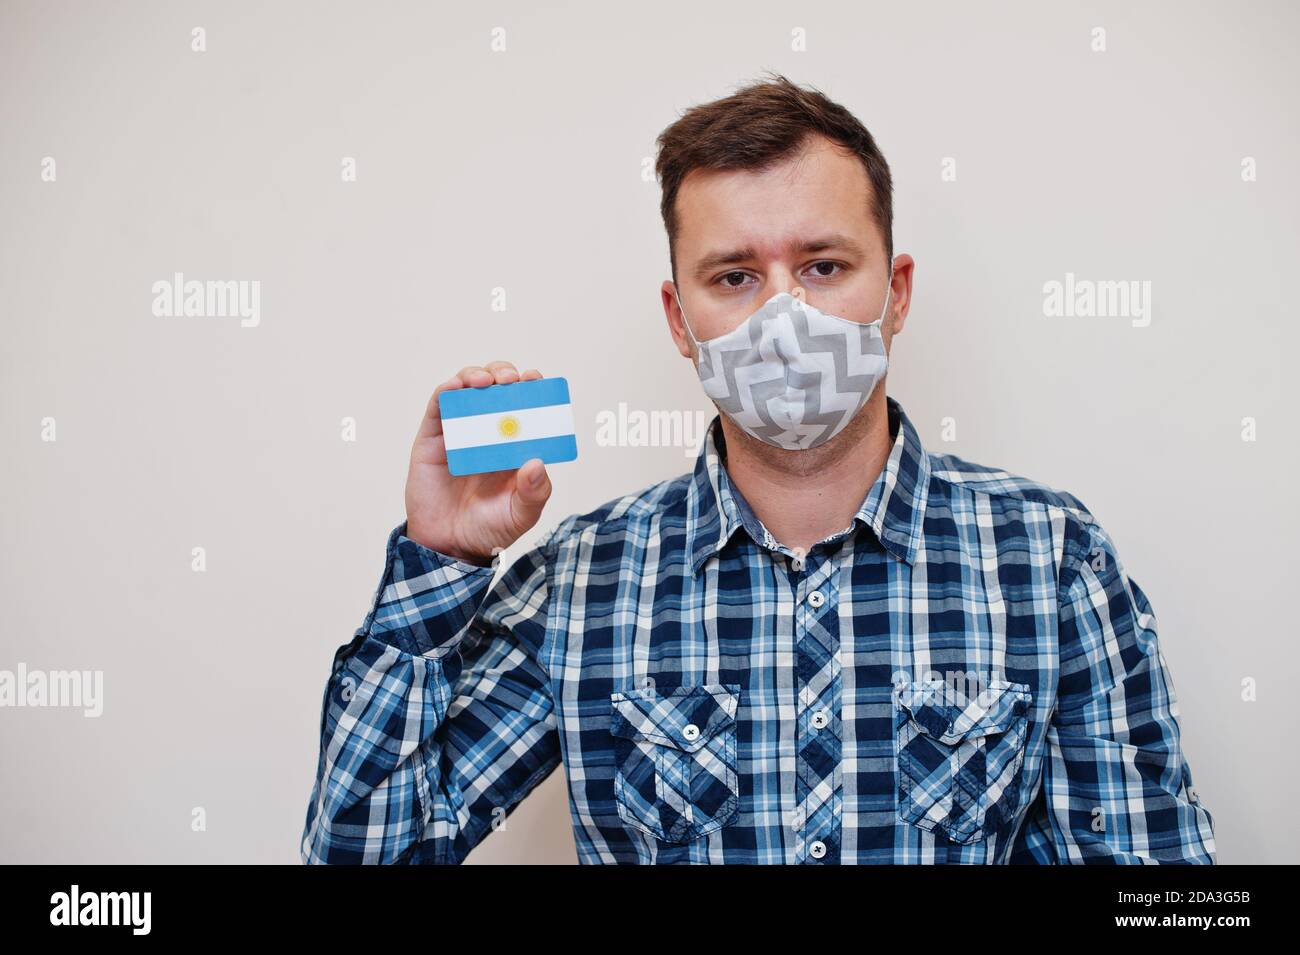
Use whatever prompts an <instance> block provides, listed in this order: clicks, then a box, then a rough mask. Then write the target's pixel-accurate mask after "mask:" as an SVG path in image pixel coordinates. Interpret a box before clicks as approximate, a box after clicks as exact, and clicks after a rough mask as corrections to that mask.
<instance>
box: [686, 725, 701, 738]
mask: <svg viewBox="0 0 1300 955" xmlns="http://www.w3.org/2000/svg"><path fill="white" fill-rule="evenodd" d="M682 736H683V737H685V738H686V739H687V740H688V741H693V740H696V739H699V736H700V728H699V727H698V726H696V725H695V724H694V723H688V724H687V725H686V728H685V729H684V730H682Z"/></svg>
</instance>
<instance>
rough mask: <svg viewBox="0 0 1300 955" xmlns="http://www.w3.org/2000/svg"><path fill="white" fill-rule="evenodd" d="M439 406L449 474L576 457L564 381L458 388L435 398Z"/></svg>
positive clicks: (575, 440)
mask: <svg viewBox="0 0 1300 955" xmlns="http://www.w3.org/2000/svg"><path fill="white" fill-rule="evenodd" d="M438 408H439V411H440V413H441V415H442V436H443V443H444V445H445V446H446V448H447V470H448V471H450V472H451V473H452V474H455V475H458V476H459V475H462V474H481V473H483V472H484V471H506V470H511V469H513V468H517V467H519V466H520V465H522V464H523V463H524V462H525V461H527V460H528V459H529V458H541V459H542V461H544V462H545V463H547V464H551V463H554V462H556V461H573V460H575V459H576V458H577V457H578V441H577V437H576V433H575V431H576V429H575V428H574V426H573V405H572V403H571V402H570V401H569V382H568V380H567V379H564V378H541V379H538V380H537V381H516V382H512V383H510V384H508V385H488V386H487V387H486V388H457V389H454V390H452V391H444V392H443V393H442V394H440V395H439V396H438Z"/></svg>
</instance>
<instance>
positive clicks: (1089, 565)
mask: <svg viewBox="0 0 1300 955" xmlns="http://www.w3.org/2000/svg"><path fill="white" fill-rule="evenodd" d="M1066 555H1067V556H1066V559H1065V560H1063V562H1062V566H1063V568H1064V569H1063V572H1062V575H1061V578H1060V587H1061V590H1060V594H1061V596H1060V622H1059V646H1060V675H1059V682H1058V695H1057V707H1056V709H1055V711H1054V713H1053V716H1052V721H1051V725H1050V726H1049V727H1048V730H1047V754H1046V756H1045V758H1044V770H1043V787H1042V791H1041V794H1040V797H1039V799H1038V800H1037V802H1036V803H1035V804H1034V806H1033V807H1031V811H1030V814H1029V818H1028V819H1027V820H1026V823H1025V825H1024V827H1023V829H1022V830H1021V833H1020V835H1019V837H1018V839H1017V843H1016V846H1015V847H1014V849H1013V852H1012V855H1011V859H1010V861H1011V862H1013V863H1014V862H1030V863H1063V864H1077V863H1084V864H1097V863H1101V864H1106V863H1116V864H1151V863H1199V864H1207V865H1212V864H1214V863H1215V846H1214V829H1213V822H1214V821H1213V817H1212V816H1211V815H1210V813H1209V811H1208V810H1207V809H1206V808H1205V807H1204V806H1203V805H1201V802H1200V799H1199V797H1198V796H1197V795H1196V792H1195V790H1194V789H1193V785H1192V772H1191V768H1190V767H1189V766H1188V763H1187V760H1186V759H1185V758H1184V756H1183V751H1182V746H1181V742H1180V728H1179V724H1178V703H1177V699H1176V697H1175V694H1174V685H1173V680H1172V678H1171V676H1170V673H1169V667H1168V664H1167V663H1166V661H1165V658H1164V655H1163V653H1162V652H1161V649H1160V644H1159V642H1158V640H1157V634H1156V618H1155V612H1154V610H1153V609H1152V607H1151V603H1150V601H1149V600H1148V599H1147V596H1146V594H1145V593H1143V592H1142V589H1141V588H1140V587H1139V586H1138V585H1137V582H1136V581H1134V580H1133V579H1131V578H1130V577H1128V575H1127V574H1126V573H1125V572H1124V568H1123V567H1122V566H1121V564H1120V561H1119V557H1118V555H1117V553H1116V550H1115V546H1114V543H1113V541H1112V540H1111V539H1110V537H1109V535H1108V534H1107V533H1106V531H1105V530H1104V529H1103V528H1101V527H1100V526H1099V525H1098V524H1097V523H1095V522H1088V523H1086V524H1084V525H1083V526H1082V527H1081V528H1079V529H1078V532H1077V533H1075V534H1074V535H1073V538H1072V540H1071V541H1070V542H1069V543H1068V544H1067V548H1066Z"/></svg>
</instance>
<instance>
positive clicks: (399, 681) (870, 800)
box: [301, 398, 1215, 865]
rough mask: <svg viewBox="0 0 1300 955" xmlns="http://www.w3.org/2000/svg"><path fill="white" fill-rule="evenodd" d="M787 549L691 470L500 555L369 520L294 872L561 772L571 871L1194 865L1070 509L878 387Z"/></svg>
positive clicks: (1191, 815)
mask: <svg viewBox="0 0 1300 955" xmlns="http://www.w3.org/2000/svg"><path fill="white" fill-rule="evenodd" d="M888 407H889V420H890V430H891V433H892V434H893V436H894V443H893V450H892V453H891V455H890V457H889V459H888V462H887V464H886V466H885V467H884V469H883V470H882V472H881V474H880V475H879V477H878V478H877V480H876V481H875V483H874V485H873V486H872V488H871V490H870V492H869V493H868V494H867V496H866V498H865V500H864V501H863V502H862V506H861V507H860V508H859V509H858V511H857V514H856V515H855V517H854V519H853V522H852V524H851V525H850V526H849V527H846V528H845V529H844V530H842V531H840V532H839V533H837V534H834V535H832V536H830V537H828V538H826V539H825V540H823V541H821V542H820V543H818V544H817V545H815V546H814V547H812V548H810V549H809V550H808V552H807V553H806V554H804V553H800V552H797V551H795V550H792V549H790V548H788V547H786V546H784V545H782V544H780V543H779V542H777V541H776V540H775V539H774V538H773V537H772V535H771V534H770V533H768V531H767V529H766V528H765V527H763V525H762V524H761V523H760V522H759V521H758V520H757V518H756V517H755V516H754V514H753V512H752V510H751V509H750V508H749V506H748V505H747V504H746V503H745V502H744V500H743V499H742V498H741V496H740V494H739V492H738V490H737V489H736V488H735V486H734V485H733V484H732V483H731V482H730V480H729V479H728V476H727V472H726V470H725V469H724V468H723V467H722V466H721V463H720V461H721V460H725V453H726V449H725V444H724V442H723V438H722V433H721V429H720V428H719V427H718V419H717V418H715V419H714V422H713V424H712V425H711V426H710V428H709V432H708V435H707V436H706V438H705V441H704V442H703V446H702V448H701V450H700V454H699V457H698V459H697V462H696V465H695V468H694V470H693V472H692V473H690V474H685V475H682V476H681V477H678V478H676V479H673V480H668V481H664V482H661V483H658V484H655V485H653V486H651V487H648V488H646V489H644V490H642V491H640V492H637V493H634V494H630V495H628V496H625V497H622V498H619V499H617V500H614V501H611V502H609V503H607V504H605V505H604V506H602V507H599V508H597V509H596V510H594V511H591V512H589V513H587V514H582V515H573V516H570V517H567V518H566V519H564V520H563V521H561V522H560V523H559V524H558V525H557V526H556V527H554V529H552V530H551V531H550V532H549V533H547V534H546V535H545V536H544V537H543V538H542V539H541V540H540V541H539V542H538V543H537V544H536V546H534V547H533V548H532V549H530V550H529V551H528V552H527V553H525V554H524V555H523V556H522V557H520V558H519V559H518V560H517V561H516V562H515V563H514V564H513V565H512V566H511V567H509V569H508V570H507V571H506V572H505V573H504V574H502V575H501V577H500V578H499V579H498V580H497V582H496V584H495V585H493V583H492V582H493V579H494V577H495V576H496V575H495V570H496V569H497V566H498V562H499V560H500V558H497V560H496V561H494V562H493V565H492V566H491V567H476V566H473V565H471V564H468V563H465V562H462V561H459V560H454V559H452V558H449V557H446V556H444V555H441V554H439V553H436V552H434V551H432V550H430V549H428V548H426V547H423V546H422V545H420V544H417V543H415V542H414V541H412V540H410V539H409V538H407V537H406V536H404V534H403V531H405V524H402V525H399V526H398V527H397V528H396V529H395V530H394V531H393V532H392V535H391V536H390V538H389V542H388V554H387V557H388V560H387V566H386V567H385V569H384V575H383V579H382V581H381V583H380V586H379V589H378V591H377V592H376V595H375V602H374V605H373V608H372V609H371V611H370V613H369V614H368V615H367V617H366V619H365V621H364V623H363V625H362V626H361V627H360V629H358V630H357V631H356V634H355V637H354V638H353V640H352V641H351V642H350V643H348V644H346V645H344V646H342V647H340V648H339V649H338V651H337V652H336V654H335V656H334V661H333V667H332V672H331V673H330V676H329V679H328V683H327V685H326V688H325V693H324V700H323V707H322V714H321V740H320V759H319V764H318V770H317V776H316V782H315V786H314V788H313V791H312V795H311V800H310V805H309V806H308V809H307V819H306V828H305V831H304V832H303V836H302V846H301V852H302V858H303V860H304V861H305V862H313V863H315V862H344V863H353V862H372V863H379V862H382V863H390V862H402V863H442V864H454V863H460V862H462V861H463V860H464V859H465V857H466V856H467V855H468V854H469V852H470V850H472V849H473V848H474V847H475V846H476V845H478V844H479V842H480V841H482V840H483V839H484V838H485V837H486V836H487V835H488V834H489V833H491V832H492V831H493V830H494V829H496V828H499V827H500V826H501V824H502V822H503V821H504V820H505V818H506V817H507V816H508V815H509V814H510V813H511V812H512V811H513V809H514V807H515V806H516V805H517V804H518V803H519V801H520V800H521V799H523V798H524V797H525V796H526V795H527V794H528V793H529V792H530V791H531V790H532V789H533V788H534V787H536V786H537V785H538V784H539V783H540V782H542V780H543V779H545V778H546V777H547V776H548V775H549V774H550V773H551V772H552V771H553V770H554V769H555V768H556V767H557V766H559V765H560V763H561V762H563V763H564V764H565V767H566V771H567V777H568V793H569V801H570V803H569V804H570V812H571V817H572V823H573V830H574V835H575V838H576V842H577V851H578V861H579V862H582V863H595V862H605V863H610V862H616V863H805V864H816V865H828V864H835V863H1005V862H1029V863H1159V862H1164V863H1214V861H1215V848H1214V835H1213V820H1212V818H1211V816H1210V813H1209V812H1208V811H1207V810H1206V809H1205V808H1204V807H1203V806H1202V805H1201V804H1200V802H1199V801H1198V799H1197V796H1196V794H1195V791H1194V789H1193V788H1192V776H1191V771H1190V769H1189V767H1188V764H1187V761H1186V760H1185V759H1184V757H1183V753H1182V749H1181V746H1180V742H1179V725H1178V707H1177V703H1176V701H1175V697H1174V688H1173V684H1172V682H1171V680H1170V675H1169V671H1168V668H1167V665H1166V663H1165V660H1164V657H1163V655H1162V653H1161V650H1160V646H1159V644H1158V643H1157V640H1156V619H1155V615H1154V611H1153V610H1152V607H1151V604H1150V602H1149V601H1148V600H1147V597H1146V595H1145V594H1144V593H1143V592H1142V590H1141V589H1140V588H1139V587H1138V585H1137V583H1136V582H1135V581H1133V580H1132V579H1131V578H1130V577H1128V576H1127V575H1126V574H1125V572H1124V570H1123V568H1122V567H1121V565H1120V562H1119V559H1118V557H1117V555H1116V551H1115V546H1114V543H1113V542H1112V540H1111V538H1110V537H1109V536H1108V535H1107V533H1106V532H1105V531H1104V530H1103V529H1102V528H1101V526H1100V525H1099V524H1098V523H1097V522H1096V521H1095V520H1094V518H1093V517H1092V515H1091V514H1090V513H1089V512H1088V510H1087V509H1086V508H1085V507H1084V506H1083V504H1082V503H1081V502H1080V501H1079V500H1078V499H1077V498H1075V497H1073V496H1072V495H1070V494H1068V493H1065V492H1062V491H1058V490H1053V489H1051V488H1048V487H1045V486H1044V485H1042V484H1038V483H1035V482H1032V481H1029V480H1027V479H1025V478H1022V477H1018V476H1016V475H1013V474H1008V473H1007V472H1005V471H999V470H996V469H994V468H988V467H982V466H980V465H976V464H972V463H970V462H968V461H964V460H962V459H961V458H958V457H955V456H953V455H938V454H932V453H927V452H926V451H925V450H924V449H923V448H922V446H921V443H920V440H919V439H918V437H917V433H916V430H915V429H914V427H913V426H912V424H911V422H910V421H909V420H908V419H907V416H906V415H905V414H904V413H903V411H902V409H901V408H900V407H899V405H898V403H897V402H896V401H895V400H894V399H893V398H889V399H888Z"/></svg>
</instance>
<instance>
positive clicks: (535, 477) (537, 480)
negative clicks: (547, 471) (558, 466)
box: [528, 471, 544, 487]
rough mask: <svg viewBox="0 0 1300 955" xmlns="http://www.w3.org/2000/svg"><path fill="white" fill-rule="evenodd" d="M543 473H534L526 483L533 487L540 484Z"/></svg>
mask: <svg viewBox="0 0 1300 955" xmlns="http://www.w3.org/2000/svg"><path fill="white" fill-rule="evenodd" d="M543 473H544V472H542V471H534V472H533V476H532V477H530V478H529V479H528V483H529V484H532V485H533V486H534V487H535V486H537V485H538V484H541V483H542V474H543Z"/></svg>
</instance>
